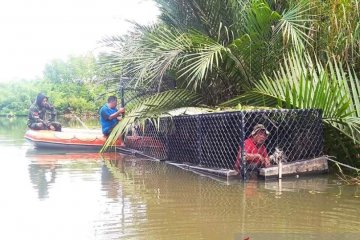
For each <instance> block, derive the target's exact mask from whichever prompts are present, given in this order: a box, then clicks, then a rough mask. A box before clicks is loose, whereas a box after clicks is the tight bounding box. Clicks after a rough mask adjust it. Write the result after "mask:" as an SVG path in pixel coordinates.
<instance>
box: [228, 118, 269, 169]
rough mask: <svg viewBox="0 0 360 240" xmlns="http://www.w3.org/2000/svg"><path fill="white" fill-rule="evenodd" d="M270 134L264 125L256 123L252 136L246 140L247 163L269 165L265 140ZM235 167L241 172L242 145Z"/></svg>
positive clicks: (258, 165) (256, 165) (257, 165)
mask: <svg viewBox="0 0 360 240" xmlns="http://www.w3.org/2000/svg"><path fill="white" fill-rule="evenodd" d="M268 136H269V131H268V130H266V128H265V127H264V125H262V124H257V125H255V127H254V129H253V131H252V132H251V134H250V137H249V138H247V139H246V140H245V141H244V150H245V151H244V157H245V160H246V164H248V165H252V166H254V167H257V168H259V167H268V166H270V160H269V156H268V153H267V151H266V146H265V141H266V139H267V137H268ZM234 169H235V170H236V171H238V172H240V169H241V147H240V148H239V151H238V154H237V158H236V162H235V166H234Z"/></svg>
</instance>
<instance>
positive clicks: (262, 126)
mask: <svg viewBox="0 0 360 240" xmlns="http://www.w3.org/2000/svg"><path fill="white" fill-rule="evenodd" d="M260 130H264V131H265V133H266V135H269V134H270V132H269V131H268V130H267V129H266V128H265V126H264V125H262V124H256V125H255V127H254V128H253V131H252V132H251V134H250V135H251V136H252V135H254V134H256V133H257V132H258V131H260Z"/></svg>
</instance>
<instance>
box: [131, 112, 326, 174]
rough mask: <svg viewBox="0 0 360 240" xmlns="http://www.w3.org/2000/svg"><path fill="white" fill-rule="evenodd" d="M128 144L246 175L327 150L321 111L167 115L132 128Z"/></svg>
mask: <svg viewBox="0 0 360 240" xmlns="http://www.w3.org/2000/svg"><path fill="white" fill-rule="evenodd" d="M125 144H126V146H127V147H129V148H132V149H135V150H137V151H140V152H141V153H142V154H144V155H147V156H150V157H153V158H156V159H160V160H168V161H172V162H177V163H186V164H191V165H196V166H200V167H205V168H212V169H231V170H233V169H235V170H237V171H238V172H239V173H242V174H246V173H247V172H252V171H254V170H257V169H259V168H260V167H266V166H270V165H275V164H277V163H278V161H282V162H293V161H301V160H307V159H311V158H316V157H319V156H321V155H322V154H323V127H322V121H321V112H320V111H319V110H267V111H237V112H223V113H211V114H201V115H189V116H176V117H172V118H162V119H161V120H160V122H159V124H158V125H156V124H155V123H153V122H152V121H147V122H146V124H145V126H135V125H134V126H132V128H131V131H129V133H128V135H127V136H126V137H125Z"/></svg>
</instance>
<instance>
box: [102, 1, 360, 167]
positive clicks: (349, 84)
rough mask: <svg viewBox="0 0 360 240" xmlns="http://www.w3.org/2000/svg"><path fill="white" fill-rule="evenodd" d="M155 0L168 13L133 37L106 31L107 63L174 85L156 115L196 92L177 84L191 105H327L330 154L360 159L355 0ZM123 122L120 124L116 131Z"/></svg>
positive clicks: (160, 85) (142, 82) (359, 33)
mask: <svg viewBox="0 0 360 240" xmlns="http://www.w3.org/2000/svg"><path fill="white" fill-rule="evenodd" d="M156 2H157V3H158V5H159V7H160V9H161V12H162V14H161V17H160V18H161V21H159V22H158V23H157V24H155V25H153V26H139V25H136V26H134V30H133V32H131V33H130V34H128V35H127V36H122V37H112V38H108V39H105V40H104V42H105V43H106V44H107V45H108V46H109V48H110V49H112V54H110V55H109V56H107V64H110V65H111V66H112V67H113V69H117V70H119V71H121V72H122V74H123V75H126V76H128V77H130V78H131V79H133V82H132V85H133V87H139V86H140V87H150V88H154V86H156V87H157V89H158V92H163V91H168V90H172V94H170V95H168V98H162V102H157V104H153V105H152V108H153V112H156V115H154V117H156V116H158V115H159V113H160V112H167V111H169V110H170V109H169V107H171V106H174V105H177V104H176V103H178V105H181V103H182V102H184V101H185V100H189V99H188V96H191V94H186V95H183V98H179V97H178V96H177V97H175V94H174V91H184V90H185V89H186V90H187V91H190V92H193V93H196V94H197V95H198V96H199V98H200V99H201V101H195V102H192V103H191V102H188V103H191V104H190V105H191V106H197V105H198V104H199V103H202V104H203V105H206V106H209V107H214V106H219V105H221V106H227V107H229V106H230V107H231V106H236V105H238V104H239V103H240V104H242V105H244V104H245V105H252V106H258V107H266V106H268V107H276V108H320V109H322V110H323V113H324V115H323V116H324V124H325V127H326V147H327V153H328V154H332V153H335V154H336V155H337V156H339V159H340V160H345V159H347V160H348V161H350V160H353V159H356V156H357V154H359V148H356V146H358V145H359V144H360V101H359V96H360V83H359V78H358V77H357V76H359V74H360V65H359V63H360V61H359V60H360V7H359V3H358V1H357V0H344V1H336V0H330V1H320V0H315V1H309V0H287V1H272V0H250V1H247V0H246V1H238V0H225V1H223V0H222V1H220V0H156ZM169 86H170V87H169ZM171 86H172V87H171ZM173 89H177V90H173ZM154 98H155V99H156V98H157V95H155V96H154ZM146 101H149V99H146ZM163 101H169V102H172V105H169V104H164V102H163ZM138 104H139V105H141V104H142V103H141V101H139V102H138ZM134 109H137V108H134ZM155 109H156V111H155ZM132 114H133V113H130V115H132ZM134 114H136V116H137V119H139V120H141V119H143V118H149V114H148V112H147V113H145V114H143V115H142V114H141V113H134ZM126 127H127V126H126V124H122V125H119V126H118V128H117V129H116V132H117V133H118V132H122V131H125V129H126ZM116 136H117V135H116ZM116 136H115V135H114V136H113V137H116ZM340 139H341V141H340ZM339 143H340V144H339ZM344 153H347V154H344Z"/></svg>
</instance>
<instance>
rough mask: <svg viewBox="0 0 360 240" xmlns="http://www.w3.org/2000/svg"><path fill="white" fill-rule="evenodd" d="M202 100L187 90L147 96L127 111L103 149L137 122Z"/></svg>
mask: <svg viewBox="0 0 360 240" xmlns="http://www.w3.org/2000/svg"><path fill="white" fill-rule="evenodd" d="M200 102H201V98H200V96H199V95H197V94H195V93H193V92H190V91H187V90H183V89H181V90H170V91H166V92H162V93H158V94H155V95H153V96H150V97H147V98H145V99H143V100H142V101H139V102H137V103H136V104H135V105H134V106H132V107H131V109H129V111H127V113H126V116H125V117H124V118H123V119H122V120H121V121H120V122H119V123H118V124H117V125H116V126H115V128H114V129H113V130H112V132H111V134H110V135H109V137H108V139H107V141H106V143H105V144H104V146H103V148H102V150H101V151H105V150H106V149H107V148H109V147H111V146H112V145H113V143H114V142H115V141H116V139H118V138H119V137H120V136H121V135H122V134H124V133H125V132H126V130H127V129H128V128H129V127H130V126H131V125H132V124H134V123H135V122H136V123H144V122H145V121H146V120H148V119H150V120H154V119H158V118H159V117H160V116H164V115H166V113H168V112H169V111H170V110H173V109H176V108H181V107H190V106H197V105H198V104H199V103H200Z"/></svg>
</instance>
